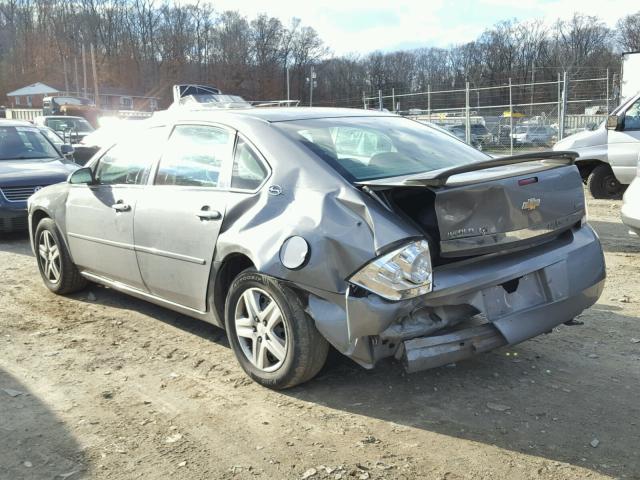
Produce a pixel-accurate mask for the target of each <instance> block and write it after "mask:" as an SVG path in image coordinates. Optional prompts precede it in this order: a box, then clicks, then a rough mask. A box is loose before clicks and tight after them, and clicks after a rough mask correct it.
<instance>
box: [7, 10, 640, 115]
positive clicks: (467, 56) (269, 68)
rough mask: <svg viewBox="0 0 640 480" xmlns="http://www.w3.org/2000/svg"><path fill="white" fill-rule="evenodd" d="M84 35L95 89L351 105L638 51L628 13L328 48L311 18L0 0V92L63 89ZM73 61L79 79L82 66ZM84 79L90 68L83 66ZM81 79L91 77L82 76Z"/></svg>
mask: <svg viewBox="0 0 640 480" xmlns="http://www.w3.org/2000/svg"><path fill="white" fill-rule="evenodd" d="M89 44H94V45H95V48H96V57H97V64H98V72H99V74H98V77H99V80H100V85H101V86H112V87H120V88H123V89H126V90H130V91H133V92H143V93H145V94H147V95H155V96H159V97H161V98H163V99H164V100H165V101H168V100H169V96H170V86H171V85H172V84H174V83H184V82H191V83H205V84H213V85H216V86H217V87H219V88H220V89H222V90H223V91H225V92H229V93H234V94H238V95H242V96H244V97H246V98H248V99H252V100H266V99H282V98H285V96H286V92H287V71H288V72H289V75H288V76H289V88H290V92H291V93H290V95H291V98H297V99H300V100H302V101H303V103H306V102H308V99H309V88H310V85H309V80H308V77H309V76H310V68H311V66H313V67H314V68H315V71H316V72H317V86H316V87H315V89H314V95H313V96H314V103H317V104H321V105H343V106H358V105H361V100H360V99H361V98H362V95H363V92H365V93H366V94H367V95H370V94H374V93H375V92H377V91H378V90H379V89H382V90H383V91H385V93H388V92H389V91H390V89H391V88H393V89H395V91H396V92H397V93H401V92H411V91H424V90H426V89H427V87H428V86H429V87H431V88H432V89H437V88H441V89H444V88H458V87H463V86H464V84H465V82H467V81H469V82H470V83H471V84H472V85H474V86H483V85H496V84H503V83H505V81H506V80H507V79H508V78H513V79H514V80H520V81H524V80H528V81H530V80H531V79H535V81H545V80H555V79H556V76H557V74H558V73H559V72H563V71H567V72H569V74H570V75H572V76H576V77H578V76H583V77H584V76H588V75H589V74H590V73H591V72H596V71H598V72H600V73H602V72H603V71H604V70H605V69H607V68H609V69H610V70H611V71H612V72H618V71H619V68H620V52H621V51H633V50H640V11H639V12H637V13H634V14H630V15H627V16H625V17H623V18H621V19H620V20H619V21H618V23H617V25H616V27H615V28H614V29H610V28H609V27H608V26H607V25H606V24H605V23H604V22H603V21H602V20H600V19H599V18H597V17H593V16H589V15H584V14H580V13H576V14H575V15H574V16H573V17H572V18H570V19H568V20H558V21H557V22H555V23H554V24H553V25H548V24H546V23H544V22H543V21H541V20H532V21H524V22H520V21H517V20H515V19H514V20H507V21H504V22H500V23H498V24H496V25H494V26H492V27H491V28H488V29H487V30H486V31H485V32H483V33H482V34H481V35H480V36H479V37H478V38H477V39H476V40H474V41H471V42H467V43H460V44H458V45H452V46H450V47H448V48H436V47H428V48H419V49H415V50H406V51H394V52H380V51H377V52H372V53H369V54H361V55H359V54H353V55H344V56H336V55H333V54H332V52H331V51H330V49H329V48H328V47H327V45H326V44H325V43H324V41H323V40H322V39H321V38H320V36H319V35H318V33H317V32H316V30H314V28H313V27H312V26H308V25H305V24H303V23H302V21H301V20H300V19H292V20H291V21H290V22H289V23H288V24H283V22H282V21H280V20H279V19H277V18H274V17H270V16H268V15H265V14H262V15H258V16H257V17H255V18H253V19H249V18H246V17H244V16H242V15H241V14H239V13H238V12H234V11H225V12H217V11H215V10H213V9H212V7H211V5H210V4H208V3H195V4H184V5H179V4H173V3H172V2H169V1H167V0H72V1H69V0H1V1H0V95H2V97H3V98H4V96H5V94H6V92H8V91H10V90H12V89H15V88H19V87H21V86H24V85H27V84H30V83H34V82H37V81H42V82H45V83H53V84H54V85H59V86H65V85H66V86H68V87H69V89H70V90H72V91H75V89H76V87H77V85H76V78H77V77H76V65H77V64H79V63H80V62H81V50H82V46H83V45H86V46H88V45H89ZM78 68H80V75H79V76H80V82H79V83H82V78H81V77H82V70H81V66H79V67H78ZM88 75H89V76H90V69H88ZM88 83H89V85H91V83H92V82H91V81H89V82H88Z"/></svg>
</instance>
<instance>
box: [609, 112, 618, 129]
mask: <svg viewBox="0 0 640 480" xmlns="http://www.w3.org/2000/svg"><path fill="white" fill-rule="evenodd" d="M621 128H622V117H620V116H618V115H609V116H608V117H607V130H620V129H621Z"/></svg>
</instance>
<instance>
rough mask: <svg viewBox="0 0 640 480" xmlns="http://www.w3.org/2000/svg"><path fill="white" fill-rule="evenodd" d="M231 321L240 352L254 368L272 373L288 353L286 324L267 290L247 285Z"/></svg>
mask: <svg viewBox="0 0 640 480" xmlns="http://www.w3.org/2000/svg"><path fill="white" fill-rule="evenodd" d="M234 323H235V327H236V328H235V330H236V336H237V337H238V341H239V343H240V347H241V348H242V352H243V353H244V355H245V356H246V357H247V359H248V360H249V361H250V362H251V363H252V364H253V366H254V367H256V368H258V369H260V370H262V371H264V372H273V371H275V370H277V369H278V368H280V366H281V365H282V364H283V362H284V360H285V358H286V356H287V325H286V323H285V322H284V318H283V315H282V311H281V310H280V307H278V304H277V303H276V302H275V300H274V299H273V297H271V296H270V295H269V294H268V293H267V292H265V291H264V290H262V289H259V288H249V289H247V290H245V291H244V292H243V294H242V295H241V296H240V298H239V299H238V303H237V304H236V309H235V315H234Z"/></svg>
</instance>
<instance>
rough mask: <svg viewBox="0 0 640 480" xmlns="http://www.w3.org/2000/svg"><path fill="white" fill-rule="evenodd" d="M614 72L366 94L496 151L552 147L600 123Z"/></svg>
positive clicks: (374, 105)
mask: <svg viewBox="0 0 640 480" xmlns="http://www.w3.org/2000/svg"><path fill="white" fill-rule="evenodd" d="M610 85H611V82H610V78H609V75H608V72H607V75H606V76H603V77H597V78H584V79H582V78H581V79H570V78H568V76H567V74H564V75H558V79H557V80H556V81H546V82H536V83H534V82H531V83H512V82H511V79H509V82H508V83H506V84H505V85H499V86H488V87H476V86H475V85H473V84H470V83H467V84H466V87H465V88H461V89H460V88H459V89H452V90H434V91H432V90H431V88H428V89H427V91H425V92H417V93H416V92H413V93H403V94H396V93H395V92H394V91H393V90H392V91H391V93H390V94H386V92H385V94H384V95H383V92H382V91H378V95H377V96H372V97H367V96H366V95H363V97H362V105H363V107H364V108H368V109H388V110H390V111H395V112H397V113H400V114H402V115H406V116H409V117H411V118H414V119H416V120H418V121H421V122H428V123H432V124H435V125H438V126H440V127H442V128H444V129H446V130H447V131H449V132H450V133H452V134H454V135H455V136H457V137H458V138H460V139H461V140H464V141H465V142H467V143H469V144H470V145H473V146H474V147H476V148H478V149H481V150H484V151H487V152H488V153H491V154H492V155H516V154H518V153H527V152H535V151H539V150H547V149H549V148H551V147H552V146H553V145H554V144H555V143H556V142H557V141H558V140H559V139H561V138H564V137H566V136H568V135H571V134H573V133H576V132H578V131H581V130H590V129H594V128H596V127H597V126H598V125H599V124H600V123H601V122H602V121H603V120H604V119H605V118H606V115H607V112H608V111H609V108H610V107H611V106H612V105H613V102H612V99H611V95H610Z"/></svg>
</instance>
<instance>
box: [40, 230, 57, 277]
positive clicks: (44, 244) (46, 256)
mask: <svg viewBox="0 0 640 480" xmlns="http://www.w3.org/2000/svg"><path fill="white" fill-rule="evenodd" d="M38 260H39V262H40V269H41V270H42V273H43V274H44V276H45V277H46V279H47V280H49V281H50V282H51V283H58V281H59V280H60V271H61V266H60V249H59V248H58V244H57V243H56V240H55V238H54V237H53V235H52V234H51V232H50V231H49V230H43V231H42V233H41V234H40V239H39V241H38Z"/></svg>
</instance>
